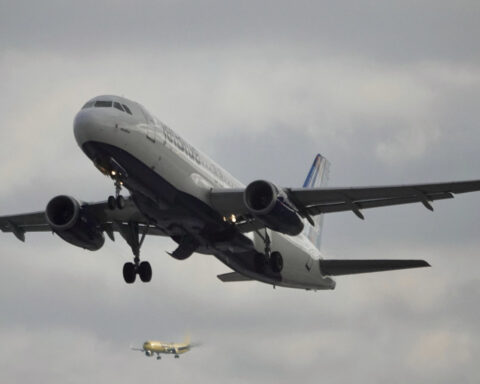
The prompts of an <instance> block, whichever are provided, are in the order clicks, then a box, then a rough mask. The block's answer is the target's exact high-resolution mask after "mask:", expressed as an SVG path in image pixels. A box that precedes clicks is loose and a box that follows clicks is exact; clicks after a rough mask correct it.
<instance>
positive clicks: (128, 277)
mask: <svg viewBox="0 0 480 384" xmlns="http://www.w3.org/2000/svg"><path fill="white" fill-rule="evenodd" d="M136 274H137V271H136V270H135V264H133V263H125V264H124V265H123V279H124V280H125V282H126V283H127V284H132V283H133V282H135V276H136Z"/></svg>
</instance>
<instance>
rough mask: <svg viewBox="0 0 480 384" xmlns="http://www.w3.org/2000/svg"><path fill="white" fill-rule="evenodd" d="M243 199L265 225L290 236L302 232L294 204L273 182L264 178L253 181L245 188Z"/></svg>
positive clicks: (301, 225)
mask: <svg viewBox="0 0 480 384" xmlns="http://www.w3.org/2000/svg"><path fill="white" fill-rule="evenodd" d="M243 199H244V203H245V205H246V207H247V208H248V210H249V211H250V212H251V214H252V215H253V216H255V217H256V218H257V219H258V220H260V221H261V222H262V223H263V224H265V226H266V227H268V228H270V229H272V230H274V231H277V232H281V233H284V234H287V235H291V236H296V235H298V234H299V233H300V232H302V230H303V221H302V219H301V218H300V216H299V215H298V213H297V211H296V210H295V208H294V205H293V204H292V203H291V202H290V201H289V200H288V197H287V194H286V193H285V192H284V191H283V190H281V189H279V188H278V187H276V186H275V185H274V184H272V183H270V182H268V181H265V180H257V181H253V182H251V183H250V184H249V185H248V186H247V188H246V189H245V192H244V195H243Z"/></svg>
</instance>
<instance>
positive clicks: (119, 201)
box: [116, 195, 125, 209]
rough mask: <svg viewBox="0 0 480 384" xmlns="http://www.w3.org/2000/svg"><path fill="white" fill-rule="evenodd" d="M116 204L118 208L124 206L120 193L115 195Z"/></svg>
mask: <svg viewBox="0 0 480 384" xmlns="http://www.w3.org/2000/svg"><path fill="white" fill-rule="evenodd" d="M116 206H117V208H118V209H123V208H125V198H124V197H123V196H122V195H118V196H117V199H116Z"/></svg>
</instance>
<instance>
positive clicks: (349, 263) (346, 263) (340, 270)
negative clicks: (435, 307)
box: [320, 260, 430, 276]
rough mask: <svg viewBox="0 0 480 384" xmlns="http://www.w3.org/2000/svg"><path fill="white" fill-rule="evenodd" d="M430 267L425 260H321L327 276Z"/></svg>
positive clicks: (322, 268) (322, 269)
mask: <svg viewBox="0 0 480 384" xmlns="http://www.w3.org/2000/svg"><path fill="white" fill-rule="evenodd" d="M421 267H430V264H428V263H427V262H426V261H425V260H320V270H321V271H322V274H324V275H326V276H341V275H354V274H356V273H368V272H383V271H393V270H396V269H408V268H421Z"/></svg>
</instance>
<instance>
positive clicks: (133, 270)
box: [121, 221, 152, 284]
mask: <svg viewBox="0 0 480 384" xmlns="http://www.w3.org/2000/svg"><path fill="white" fill-rule="evenodd" d="M147 232H148V226H147V227H146V228H145V231H144V232H143V233H142V235H141V238H140V234H139V231H138V223H135V222H132V221H130V222H129V223H128V229H127V228H125V229H122V231H121V233H122V236H123V237H124V238H125V240H127V243H128V244H129V245H130V247H131V248H132V252H133V255H134V258H133V263H130V262H129V263H125V264H124V266H123V278H124V280H125V282H126V283H127V284H132V283H133V282H134V281H135V278H136V276H137V275H139V276H140V280H142V281H143V282H144V283H148V282H149V281H150V280H151V279H152V267H151V266H150V263H149V262H148V261H142V262H140V248H141V246H142V244H143V241H144V240H145V236H146V235H147Z"/></svg>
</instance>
